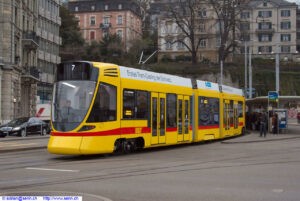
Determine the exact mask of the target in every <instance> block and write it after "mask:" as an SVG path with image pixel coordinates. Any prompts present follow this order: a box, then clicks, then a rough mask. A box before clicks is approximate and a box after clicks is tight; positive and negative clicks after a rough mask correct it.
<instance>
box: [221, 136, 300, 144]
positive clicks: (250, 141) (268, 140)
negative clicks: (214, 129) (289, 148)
mask: <svg viewBox="0 0 300 201" xmlns="http://www.w3.org/2000/svg"><path fill="white" fill-rule="evenodd" d="M296 138H300V136H298V137H287V138H280V139H266V140H249V141H240V142H224V141H222V142H221V143H222V144H242V143H256V142H270V141H281V140H289V139H296Z"/></svg>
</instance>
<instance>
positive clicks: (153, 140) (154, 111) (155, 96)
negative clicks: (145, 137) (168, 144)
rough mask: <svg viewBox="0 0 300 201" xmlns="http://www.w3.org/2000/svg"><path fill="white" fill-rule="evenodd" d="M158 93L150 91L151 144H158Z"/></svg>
mask: <svg viewBox="0 0 300 201" xmlns="http://www.w3.org/2000/svg"><path fill="white" fill-rule="evenodd" d="M157 102H158V93H154V92H152V93H151V127H152V137H151V144H158V128H157V124H158V118H157V116H158V113H157V111H158V106H157Z"/></svg>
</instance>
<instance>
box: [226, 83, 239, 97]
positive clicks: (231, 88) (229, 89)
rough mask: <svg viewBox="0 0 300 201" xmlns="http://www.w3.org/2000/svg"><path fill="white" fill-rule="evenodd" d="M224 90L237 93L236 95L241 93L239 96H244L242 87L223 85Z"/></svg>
mask: <svg viewBox="0 0 300 201" xmlns="http://www.w3.org/2000/svg"><path fill="white" fill-rule="evenodd" d="M222 91H223V92H225V93H229V94H235V95H239V96H243V90H241V89H237V88H234V87H230V86H227V85H222Z"/></svg>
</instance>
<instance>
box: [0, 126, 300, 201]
mask: <svg viewBox="0 0 300 201" xmlns="http://www.w3.org/2000/svg"><path fill="white" fill-rule="evenodd" d="M299 133H300V132H299ZM255 137H257V136H255ZM299 152H300V138H293V139H285V140H281V141H264V142H258V143H233V144H227V143H221V141H218V142H213V143H206V144H195V145H188V146H176V147H169V148H159V149H152V150H145V151H141V152H138V153H134V154H127V155H96V156H58V155H51V154H49V153H48V152H47V151H46V150H45V149H40V150H30V151H17V152H8V153H0V192H1V193H4V194H6V195H66V194H68V195H83V198H84V199H83V200H88V201H93V200H106V201H109V200H114V201H154V200H162V201H189V200H191V201H217V200H222V201H223V200H224V201H241V200H242V201H260V200H262V201H298V200H300V191H299V189H300V171H299V170H300V154H299ZM72 192H73V193H72Z"/></svg>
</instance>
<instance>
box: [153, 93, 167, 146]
mask: <svg viewBox="0 0 300 201" xmlns="http://www.w3.org/2000/svg"><path fill="white" fill-rule="evenodd" d="M151 103H152V104H151V105H152V107H151V108H152V111H151V114H152V115H151V122H152V137H151V144H152V145H154V144H164V143H166V94H162V93H159V94H158V93H152V95H151Z"/></svg>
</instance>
